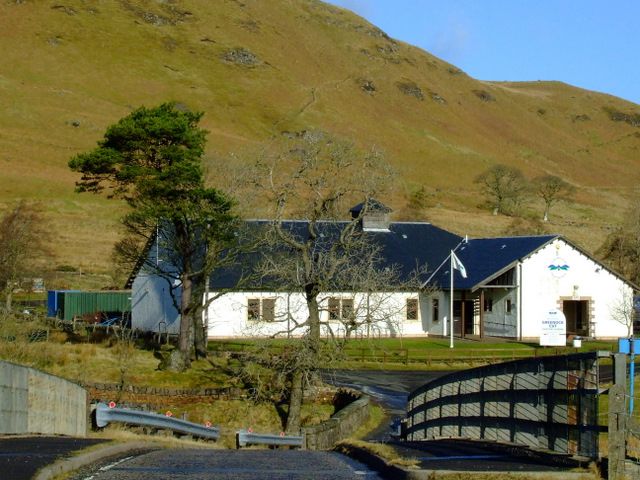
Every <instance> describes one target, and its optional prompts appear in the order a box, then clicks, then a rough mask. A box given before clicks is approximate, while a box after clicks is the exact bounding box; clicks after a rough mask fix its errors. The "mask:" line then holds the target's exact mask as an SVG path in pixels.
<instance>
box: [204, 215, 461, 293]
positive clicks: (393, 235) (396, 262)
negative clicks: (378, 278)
mask: <svg viewBox="0 0 640 480" xmlns="http://www.w3.org/2000/svg"><path fill="white" fill-rule="evenodd" d="M347 223H348V222H320V223H318V231H319V234H320V236H321V237H322V238H324V239H325V240H326V244H327V246H328V245H330V244H331V243H332V242H333V240H335V239H336V238H337V236H338V235H339V234H340V232H341V231H342V229H343V228H344V227H345V226H346V225H347ZM269 224H270V221H268V220H252V221H247V222H246V224H245V225H246V227H247V229H248V231H249V232H251V231H252V230H256V231H257V230H258V229H260V228H261V227H266V226H268V225H269ZM282 227H283V228H284V229H285V230H286V231H288V232H291V233H292V234H293V235H295V236H296V237H297V238H305V236H306V235H307V229H308V222H306V221H303V220H291V221H284V222H282ZM363 235H365V236H367V237H370V238H371V241H372V242H375V243H377V244H378V245H381V249H382V256H383V258H384V261H385V263H384V264H383V265H380V268H384V267H385V266H396V267H397V268H398V269H399V272H400V275H399V277H400V278H399V280H400V281H406V280H407V279H408V278H409V277H410V275H411V274H412V273H413V272H414V271H415V269H416V267H418V266H423V265H426V266H427V268H428V271H427V273H426V274H425V275H424V276H423V280H426V279H427V278H428V277H429V276H430V275H431V274H432V273H433V272H435V270H436V269H437V268H438V266H439V265H440V263H441V262H442V260H443V259H444V258H445V257H446V256H447V255H448V254H449V251H450V250H451V249H453V248H455V247H456V246H457V245H459V244H460V242H461V241H462V237H460V236H458V235H455V234H453V233H451V232H447V231H446V230H443V229H441V228H438V227H436V226H434V225H431V224H430V223H424V222H392V223H390V225H389V230H388V231H382V230H378V229H376V230H371V231H367V230H366V229H365V230H364V231H363ZM259 259H260V253H259V252H258V253H251V254H245V255H244V256H243V259H242V260H241V262H240V263H239V264H238V265H237V266H236V267H234V268H229V269H222V270H217V271H215V272H213V274H212V275H211V278H210V281H209V286H210V288H211V289H212V290H220V289H233V288H234V287H235V286H236V285H237V282H238V279H239V278H240V277H241V276H242V274H243V273H245V274H246V273H248V272H250V271H251V269H252V267H254V266H255V265H256V263H257V262H258V261H259ZM390 287H392V286H390ZM253 288H256V289H260V288H269V287H268V286H267V285H265V284H264V283H261V282H257V283H254V284H253V285H244V287H243V289H245V290H247V289H253Z"/></svg>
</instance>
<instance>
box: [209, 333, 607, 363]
mask: <svg viewBox="0 0 640 480" xmlns="http://www.w3.org/2000/svg"><path fill="white" fill-rule="evenodd" d="M296 342H297V340H296V339H234V340H212V341H210V342H209V349H210V350H212V351H235V352H239V351H250V350H252V349H255V348H265V347H266V348H272V349H274V350H281V349H283V348H286V346H287V345H289V344H291V343H296ZM613 348H615V345H614V344H613V343H610V342H599V341H584V342H583V344H582V347H581V348H579V349H577V348H573V347H540V346H539V345H537V344H533V343H523V342H514V341H504V340H498V339H483V340H482V341H479V340H469V339H455V341H454V348H450V347H449V339H446V338H379V339H354V340H351V341H349V342H348V343H347V344H346V345H345V347H344V349H343V352H342V353H343V356H342V358H341V360H340V361H339V362H337V364H334V365H333V366H334V367H342V368H390V369H393V368H395V369H412V370H414V369H434V370H437V369H443V368H461V367H470V366H476V365H483V364H488V363H496V362H503V361H508V360H516V359H519V358H527V357H535V356H543V355H562V354H567V353H575V352H586V351H592V350H612V349H613Z"/></svg>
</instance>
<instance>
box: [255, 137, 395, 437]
mask: <svg viewBox="0 0 640 480" xmlns="http://www.w3.org/2000/svg"><path fill="white" fill-rule="evenodd" d="M254 176H255V177H254V178H255V179H256V181H255V184H254V185H255V187H257V188H259V189H260V191H261V192H262V193H263V194H264V195H265V197H266V199H267V202H268V204H269V205H271V207H272V212H271V217H272V218H273V220H272V221H271V222H269V224H268V226H267V228H266V229H265V232H264V236H263V245H262V249H261V251H262V254H263V255H262V260H261V262H260V264H259V267H258V269H259V271H260V273H261V277H262V278H263V280H264V283H265V284H267V285H270V286H271V288H273V289H279V290H281V291H290V292H298V294H299V295H300V296H301V297H302V298H303V299H304V300H303V302H304V307H305V309H306V315H303V317H302V318H303V319H302V320H300V319H299V317H295V316H293V315H290V312H289V311H287V313H286V314H285V316H286V318H283V319H282V320H283V321H282V322H281V325H282V330H281V331H280V332H279V333H280V334H282V335H287V336H288V335H291V334H294V335H295V334H300V333H301V334H302V338H301V339H299V340H297V341H295V342H291V343H290V344H289V347H288V350H287V351H286V352H284V353H283V354H282V355H278V356H274V355H266V356H265V357H263V358H262V360H260V359H259V358H256V359H255V360H256V362H258V363H261V364H263V365H268V366H269V367H270V368H269V369H268V371H271V372H276V373H274V375H276V376H277V381H276V380H273V379H272V380H271V381H268V382H265V381H258V380H256V378H255V377H256V375H257V376H259V375H258V374H259V373H260V372H261V370H260V369H259V368H257V367H255V364H254V365H253V366H249V377H250V378H252V380H251V382H252V383H253V384H254V385H255V384H260V385H269V391H270V392H271V389H272V388H274V386H275V385H280V386H282V388H281V389H280V390H279V391H280V392H281V393H280V395H281V397H280V403H281V404H286V415H284V417H283V418H284V421H283V423H284V424H285V428H286V430H287V431H288V432H296V431H298V430H299V429H300V411H301V406H302V399H303V388H304V385H305V382H306V381H307V380H308V379H309V377H310V376H311V375H312V374H313V372H314V371H315V370H316V369H317V368H318V366H319V365H320V364H325V365H326V364H327V363H328V362H330V361H331V359H333V358H336V355H338V352H339V350H340V348H341V345H342V344H343V343H342V342H343V341H344V338H348V337H349V336H350V334H351V333H352V332H354V331H356V330H357V329H358V328H361V327H362V326H363V325H366V324H367V322H369V323H371V321H372V315H371V313H372V312H375V313H376V314H377V315H382V314H383V312H382V309H381V308H380V305H381V304H382V302H381V301H380V300H381V299H383V297H384V293H380V292H385V291H388V290H389V288H390V285H394V278H395V277H396V276H397V272H396V271H394V269H393V268H391V269H387V270H384V269H383V268H382V263H383V262H382V257H381V251H380V247H379V246H378V245H376V244H375V243H374V242H372V241H371V238H370V237H368V236H367V235H364V234H363V231H362V226H361V225H362V220H363V218H364V217H365V216H367V214H368V213H371V212H372V210H375V209H376V208H381V205H380V204H379V203H378V202H375V201H373V200H372V198H373V197H374V196H378V195H380V194H382V193H383V191H384V189H385V187H386V186H387V185H389V179H390V178H391V177H392V175H391V171H390V169H389V167H388V166H387V165H386V164H385V163H384V162H383V160H382V157H381V155H380V153H379V152H377V151H375V150H371V151H369V152H366V153H362V152H360V151H358V150H357V149H356V148H354V147H353V145H351V144H349V143H347V142H343V141H339V140H336V139H334V138H332V137H330V136H328V135H326V134H324V133H322V132H306V133H305V134H304V135H302V136H301V137H300V138H298V139H297V141H295V142H293V144H291V145H288V147H287V148H286V149H285V150H284V151H279V152H275V153H265V154H264V155H263V156H262V158H260V159H259V161H258V162H257V163H256V165H255V170H254ZM357 202H360V205H359V209H358V210H357V212H356V213H355V214H354V215H353V216H352V218H347V219H345V213H346V212H347V211H348V207H349V206H353V205H354V204H355V203H357ZM289 215H291V216H293V217H296V218H301V219H304V221H303V222H287V221H285V217H286V216H289ZM395 285H397V283H395ZM345 291H350V292H361V293H362V294H363V296H362V298H361V299H360V300H359V301H357V302H355V301H353V300H352V301H351V303H346V304H345V303H342V305H341V307H342V309H341V311H340V312H338V311H336V310H335V306H332V305H331V304H330V303H328V298H327V297H328V296H329V292H345ZM367 299H368V302H369V303H368V307H369V308H367V309H365V305H367ZM372 299H373V300H372ZM371 301H375V302H376V303H375V305H372V304H371ZM372 306H373V307H374V308H371V307H372ZM325 311H326V312H328V314H329V315H323V312H325ZM364 312H368V313H364ZM285 320H286V321H285ZM262 372H264V370H262ZM270 395H273V393H272V392H271V393H270ZM283 411H285V410H284V408H283Z"/></svg>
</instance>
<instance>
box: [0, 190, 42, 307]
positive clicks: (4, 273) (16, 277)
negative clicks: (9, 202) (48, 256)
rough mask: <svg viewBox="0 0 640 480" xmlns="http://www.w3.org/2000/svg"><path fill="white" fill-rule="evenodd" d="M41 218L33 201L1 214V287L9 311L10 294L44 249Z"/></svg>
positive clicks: (22, 203)
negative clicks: (31, 203) (32, 203)
mask: <svg viewBox="0 0 640 480" xmlns="http://www.w3.org/2000/svg"><path fill="white" fill-rule="evenodd" d="M43 230H44V228H43V220H42V217H41V216H40V213H39V211H38V210H37V209H36V207H35V206H34V205H30V204H28V203H26V202H24V201H22V202H20V203H18V204H17V205H16V206H15V207H14V208H13V209H11V210H9V211H8V212H7V213H5V214H4V216H3V217H2V218H0V289H1V290H0V291H2V292H3V293H4V297H5V309H6V310H7V311H11V303H12V294H13V291H14V290H15V288H16V287H17V286H18V283H19V281H20V279H21V278H22V277H24V276H25V275H27V274H28V273H29V270H30V269H31V268H32V267H33V265H34V259H35V258H36V257H37V256H38V254H41V253H42V252H44V245H43V241H42V239H43V238H44V237H43V233H44V232H43Z"/></svg>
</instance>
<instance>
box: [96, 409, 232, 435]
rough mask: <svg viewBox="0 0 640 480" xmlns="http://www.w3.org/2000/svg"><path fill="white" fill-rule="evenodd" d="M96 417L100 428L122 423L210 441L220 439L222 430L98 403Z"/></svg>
mask: <svg viewBox="0 0 640 480" xmlns="http://www.w3.org/2000/svg"><path fill="white" fill-rule="evenodd" d="M95 415H96V417H95V418H96V425H97V426H98V427H100V428H102V427H105V426H107V425H108V424H109V423H111V422H120V423H126V424H129V425H139V426H145V427H152V428H157V429H164V430H172V431H174V432H176V433H182V434H184V435H191V436H192V437H196V438H206V439H209V440H217V439H218V438H219V437H220V430H219V429H218V428H217V427H209V426H206V425H200V424H198V423H193V422H188V421H186V420H180V419H178V418H173V417H170V416H166V415H160V414H157V413H151V412H143V411H141V410H130V409H128V408H115V407H110V406H108V405H106V404H104V403H98V405H97V406H96V411H95Z"/></svg>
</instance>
